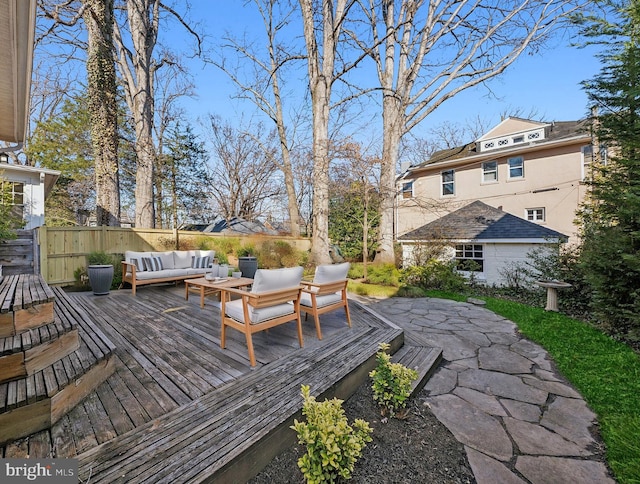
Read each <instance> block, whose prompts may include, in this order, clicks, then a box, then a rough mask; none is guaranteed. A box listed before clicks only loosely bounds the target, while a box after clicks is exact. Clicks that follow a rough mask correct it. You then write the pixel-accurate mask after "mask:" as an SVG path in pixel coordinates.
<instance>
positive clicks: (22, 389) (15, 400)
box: [0, 288, 115, 443]
mask: <svg viewBox="0 0 640 484" xmlns="http://www.w3.org/2000/svg"><path fill="white" fill-rule="evenodd" d="M54 292H55V298H56V305H55V321H56V323H52V324H53V325H54V326H55V325H58V329H59V327H62V326H63V325H64V326H65V327H73V328H74V329H73V330H72V331H70V332H67V333H65V336H63V338H56V339H55V340H53V341H50V342H49V343H50V344H52V345H53V346H52V347H53V348H58V347H60V346H61V341H62V340H63V339H67V338H71V337H72V336H67V335H73V334H75V336H76V337H77V345H76V348H74V349H72V351H70V352H68V353H67V354H65V355H63V356H61V357H59V358H56V359H55V361H46V363H47V365H46V366H44V367H43V368H41V369H39V370H38V371H36V372H34V373H32V374H29V375H27V376H23V377H20V378H15V379H13V380H12V381H8V382H4V383H0V428H1V429H2V433H1V434H0V443H6V442H9V441H12V440H16V439H19V438H21V437H25V436H27V435H30V434H33V433H35V432H39V431H41V430H44V429H47V428H50V427H51V426H52V425H53V424H54V423H56V422H57V421H58V420H60V418H62V417H63V416H64V415H65V414H66V413H67V412H68V411H69V410H71V409H72V408H73V407H74V406H76V405H77V404H78V403H80V402H81V401H82V400H83V399H84V398H85V397H86V396H87V395H88V394H89V393H90V392H92V391H93V390H94V389H95V388H96V387H97V386H98V385H100V384H101V383H102V382H104V381H105V380H106V379H107V378H108V377H109V376H110V375H111V374H112V373H113V372H114V370H115V360H114V358H112V355H113V353H114V351H115V347H114V345H113V344H112V343H111V342H110V341H109V340H108V339H107V337H106V336H105V335H104V333H102V331H101V330H100V329H99V328H98V327H97V326H96V325H95V324H94V323H93V321H92V320H91V317H90V316H89V315H88V314H87V313H86V311H84V310H82V309H81V308H78V307H75V306H74V305H73V304H72V303H71V301H69V299H68V298H67V296H66V295H65V293H64V292H63V291H62V290H61V289H57V288H56V289H54ZM51 326H52V325H45V326H43V327H42V328H38V330H31V331H30V332H29V333H23V334H22V335H20V336H22V337H25V335H26V334H31V333H34V332H37V331H39V330H42V331H43V332H44V329H43V328H47V327H51ZM16 338H19V336H16V337H14V338H13V339H16ZM46 345H47V344H45V345H42V344H40V345H37V346H34V347H33V348H34V349H39V348H42V347H44V346H46ZM14 354H18V353H14ZM8 356H11V357H12V355H8ZM3 368H4V365H3Z"/></svg>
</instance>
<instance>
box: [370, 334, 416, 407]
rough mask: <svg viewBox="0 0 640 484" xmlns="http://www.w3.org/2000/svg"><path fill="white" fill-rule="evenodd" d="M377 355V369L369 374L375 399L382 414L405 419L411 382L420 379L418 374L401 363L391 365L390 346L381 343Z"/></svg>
mask: <svg viewBox="0 0 640 484" xmlns="http://www.w3.org/2000/svg"><path fill="white" fill-rule="evenodd" d="M378 348H379V349H378V353H376V361H377V362H378V364H377V366H376V368H375V369H374V370H372V371H371V373H369V376H370V377H371V379H372V380H373V385H372V386H371V388H372V389H373V399H374V400H375V401H376V402H378V404H380V406H381V407H382V414H383V415H388V416H390V417H395V416H399V417H403V416H404V415H405V413H406V410H405V408H406V405H407V399H408V398H409V397H410V396H411V382H412V381H413V380H415V379H416V378H418V372H417V371H415V370H412V369H410V368H407V367H406V366H404V365H402V364H401V363H391V356H390V355H389V353H387V351H388V350H389V348H390V345H389V344H387V343H380V345H379V347H378Z"/></svg>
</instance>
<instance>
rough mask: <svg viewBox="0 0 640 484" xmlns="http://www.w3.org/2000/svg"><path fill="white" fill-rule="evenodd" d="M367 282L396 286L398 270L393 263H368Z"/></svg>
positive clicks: (397, 283) (398, 281) (398, 276)
mask: <svg viewBox="0 0 640 484" xmlns="http://www.w3.org/2000/svg"><path fill="white" fill-rule="evenodd" d="M367 282H368V283H369V284H379V285H381V286H394V287H398V286H399V284H400V272H399V271H398V269H396V266H395V265H394V264H370V265H368V266H367Z"/></svg>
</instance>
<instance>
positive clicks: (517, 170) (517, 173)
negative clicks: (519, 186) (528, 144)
mask: <svg viewBox="0 0 640 484" xmlns="http://www.w3.org/2000/svg"><path fill="white" fill-rule="evenodd" d="M507 163H508V164H509V178H524V158H522V156H516V157H515V158H509V160H508V162H507Z"/></svg>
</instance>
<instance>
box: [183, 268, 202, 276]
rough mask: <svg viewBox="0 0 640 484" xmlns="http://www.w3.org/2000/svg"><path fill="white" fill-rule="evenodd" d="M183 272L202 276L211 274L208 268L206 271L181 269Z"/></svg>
mask: <svg viewBox="0 0 640 484" xmlns="http://www.w3.org/2000/svg"><path fill="white" fill-rule="evenodd" d="M180 270H181V271H182V273H183V274H189V275H192V274H202V275H205V274H206V273H207V272H209V269H208V268H206V267H205V268H204V269H193V268H191V267H189V268H187V269H180Z"/></svg>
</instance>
